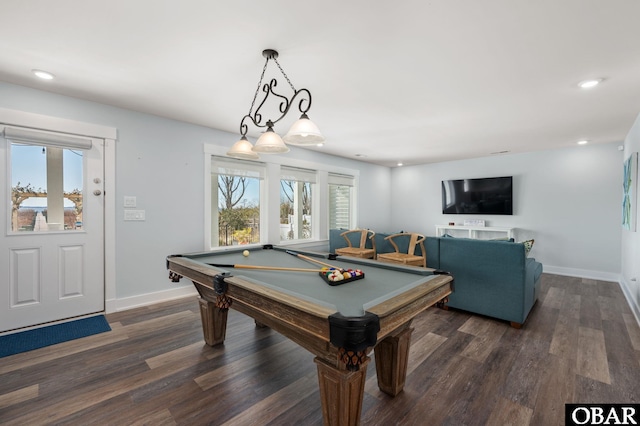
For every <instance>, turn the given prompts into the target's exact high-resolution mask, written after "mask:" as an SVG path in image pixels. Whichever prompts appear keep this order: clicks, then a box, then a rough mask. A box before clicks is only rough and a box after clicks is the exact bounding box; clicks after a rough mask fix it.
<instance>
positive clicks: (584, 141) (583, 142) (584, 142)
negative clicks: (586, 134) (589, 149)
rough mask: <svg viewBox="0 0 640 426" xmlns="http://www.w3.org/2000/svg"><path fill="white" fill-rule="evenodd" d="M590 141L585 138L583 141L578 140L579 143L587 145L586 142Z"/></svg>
mask: <svg viewBox="0 0 640 426" xmlns="http://www.w3.org/2000/svg"><path fill="white" fill-rule="evenodd" d="M588 143H589V141H588V140H586V139H583V140H581V141H578V145H586V144H588Z"/></svg>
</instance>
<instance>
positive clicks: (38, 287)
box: [0, 126, 105, 332]
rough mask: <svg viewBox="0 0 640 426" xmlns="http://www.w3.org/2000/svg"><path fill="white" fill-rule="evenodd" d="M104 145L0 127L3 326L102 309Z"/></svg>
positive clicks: (0, 301) (8, 327) (0, 300)
mask: <svg viewBox="0 0 640 426" xmlns="http://www.w3.org/2000/svg"><path fill="white" fill-rule="evenodd" d="M103 145H104V140H102V139H96V138H88V137H77V136H73V135H65V134H61V133H54V132H44V131H39V130H33V129H24V128H19V127H4V128H3V127H2V126H0V170H2V171H1V172H0V195H2V197H3V198H2V199H3V200H5V201H4V202H2V203H1V204H2V205H1V206H0V207H1V209H0V226H1V227H2V228H1V231H0V232H1V234H0V332H3V331H8V330H14V329H18V328H22V327H28V326H32V325H37V324H43V323H47V322H51V321H57V320H61V319H67V318H72V317H77V316H81V315H86V314H91V313H96V312H102V311H104V309H105V290H104V198H103V193H104V184H103V182H104V161H103Z"/></svg>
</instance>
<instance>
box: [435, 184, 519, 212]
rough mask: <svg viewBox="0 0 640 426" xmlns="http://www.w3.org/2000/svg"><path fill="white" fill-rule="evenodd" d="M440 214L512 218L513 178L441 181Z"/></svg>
mask: <svg viewBox="0 0 640 426" xmlns="http://www.w3.org/2000/svg"><path fill="white" fill-rule="evenodd" d="M442 213H443V214H484V215H491V214H496V215H499V214H501V215H512V214H513V177H512V176H503V177H492V178H482V179H456V180H443V181H442Z"/></svg>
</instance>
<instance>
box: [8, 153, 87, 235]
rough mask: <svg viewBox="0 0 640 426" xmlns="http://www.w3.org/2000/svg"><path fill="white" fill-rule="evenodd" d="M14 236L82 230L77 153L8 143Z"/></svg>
mask: <svg viewBox="0 0 640 426" xmlns="http://www.w3.org/2000/svg"><path fill="white" fill-rule="evenodd" d="M10 155H11V203H12V205H11V227H10V229H11V230H12V231H13V232H46V231H61V230H76V229H81V228H82V197H83V154H82V151H80V150H72V149H65V148H57V147H51V146H47V147H42V146H36V145H23V144H20V143H11V151H10Z"/></svg>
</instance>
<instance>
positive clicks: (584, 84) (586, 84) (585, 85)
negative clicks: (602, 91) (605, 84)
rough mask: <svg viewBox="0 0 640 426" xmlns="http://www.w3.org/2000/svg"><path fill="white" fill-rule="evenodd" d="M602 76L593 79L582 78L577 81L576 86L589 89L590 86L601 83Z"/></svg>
mask: <svg viewBox="0 0 640 426" xmlns="http://www.w3.org/2000/svg"><path fill="white" fill-rule="evenodd" d="M603 80H604V79H603V78H596V79H593V80H584V81H581V82H580V83H578V86H580V88H582V89H591V88H592V87H596V86H597V85H598V84H600V83H602V81H603Z"/></svg>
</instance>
